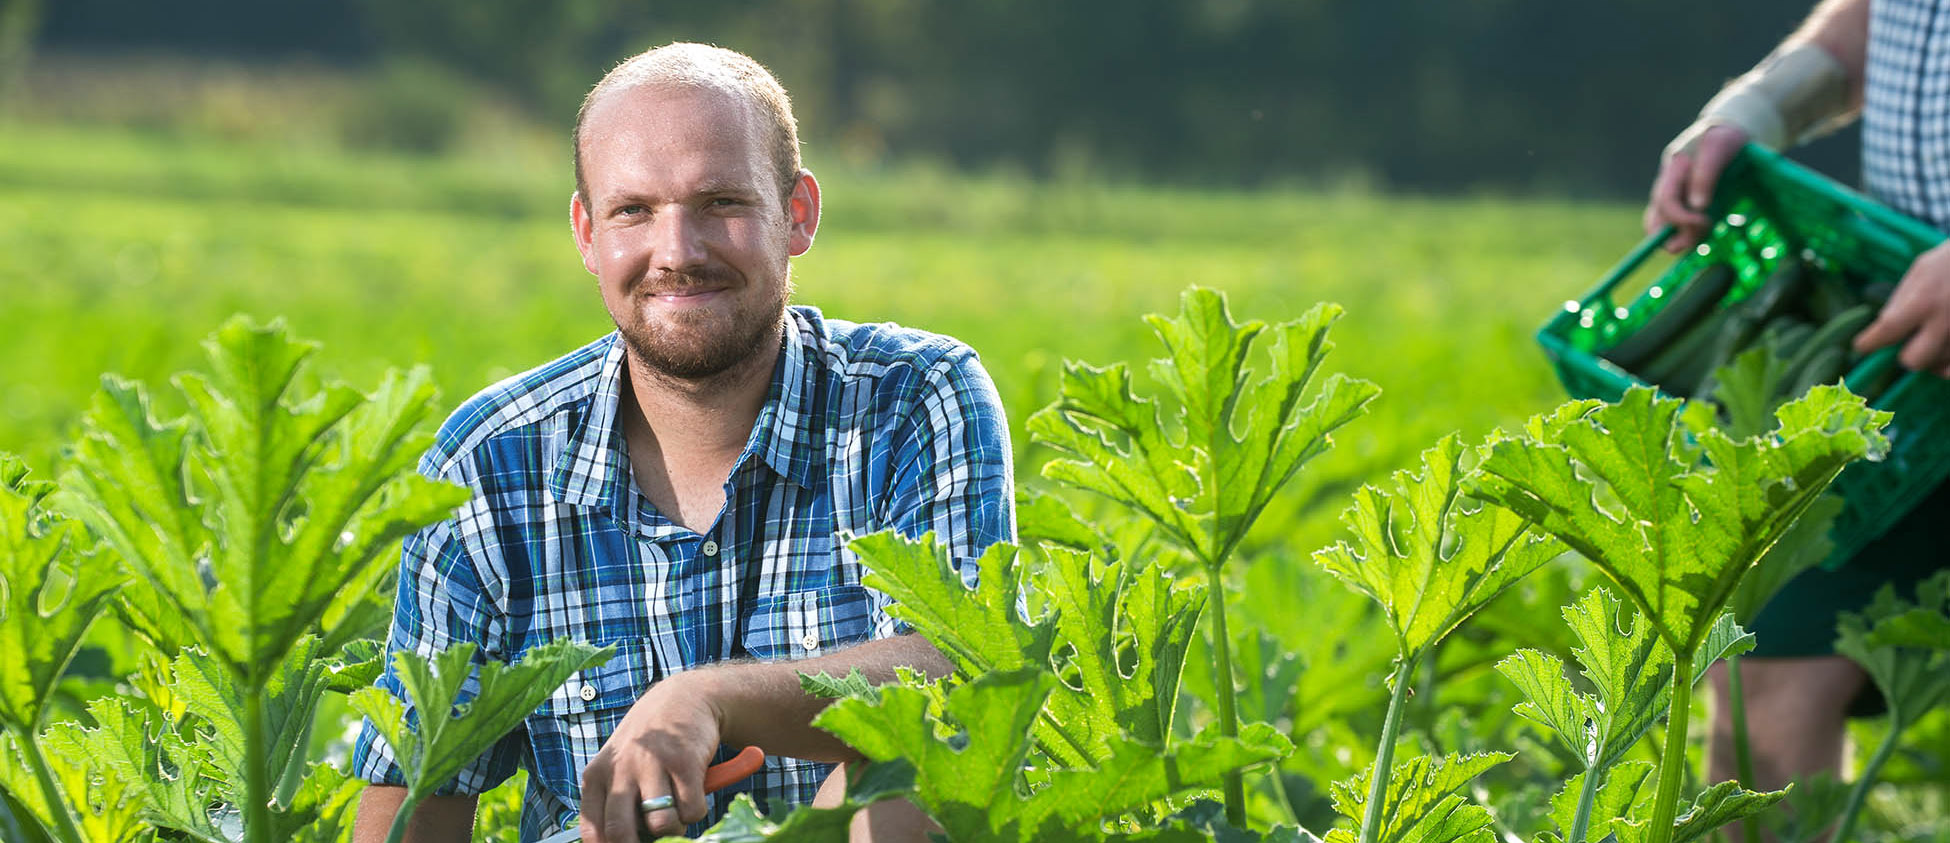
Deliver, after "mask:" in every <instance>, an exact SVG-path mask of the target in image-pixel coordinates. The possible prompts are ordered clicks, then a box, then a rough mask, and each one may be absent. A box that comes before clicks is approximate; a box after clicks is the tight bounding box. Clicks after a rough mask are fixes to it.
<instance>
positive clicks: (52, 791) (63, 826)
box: [14, 729, 88, 843]
mask: <svg viewBox="0 0 1950 843" xmlns="http://www.w3.org/2000/svg"><path fill="white" fill-rule="evenodd" d="M14 742H15V743H16V744H19V746H20V754H21V757H23V758H26V759H27V766H29V767H32V768H34V780H35V781H36V782H38V783H39V784H40V786H41V799H42V800H44V801H45V802H46V803H47V810H48V813H50V814H53V815H54V825H55V827H54V828H53V829H51V830H52V831H54V832H55V833H56V834H58V835H59V836H60V838H61V840H62V841H63V843H88V838H86V837H83V836H81V828H80V827H79V826H77V825H75V822H74V814H73V813H71V812H69V810H68V801H69V800H67V799H64V798H62V797H63V794H62V792H61V789H60V788H58V787H56V786H55V784H54V770H53V768H51V767H49V766H48V764H47V756H45V755H42V754H41V745H40V742H39V741H36V740H34V736H33V733H32V732H31V731H29V730H25V729H16V730H14ZM83 796H86V794H83Z"/></svg>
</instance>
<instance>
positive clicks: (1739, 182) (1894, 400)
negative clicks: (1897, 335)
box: [1537, 145, 1950, 568]
mask: <svg viewBox="0 0 1950 843" xmlns="http://www.w3.org/2000/svg"><path fill="white" fill-rule="evenodd" d="M1707 215H1708V218H1709V219H1711V220H1712V221H1713V223H1712V229H1711V231H1709V232H1708V233H1707V235H1706V238H1705V239H1704V240H1703V241H1702V242H1701V243H1700V244H1699V246H1697V247H1695V248H1694V249H1693V250H1692V251H1691V252H1689V253H1687V254H1685V255H1683V256H1682V257H1681V258H1680V259H1679V260H1678V261H1677V262H1675V263H1674V264H1673V265H1672V266H1671V267H1670V268H1668V269H1667V270H1666V271H1665V272H1664V273H1663V274H1661V275H1659V276H1658V277H1657V278H1656V279H1654V280H1653V281H1652V283H1651V285H1650V286H1649V287H1646V288H1645V289H1644V292H1642V293H1640V294H1639V295H1637V296H1636V297H1634V298H1633V299H1632V300H1631V301H1628V302H1625V301H1618V300H1617V299H1616V298H1615V297H1614V295H1613V294H1614V292H1618V293H1619V294H1620V295H1621V296H1622V295H1623V294H1624V293H1623V291H1621V290H1620V289H1619V288H1620V287H1621V285H1622V284H1623V283H1624V282H1625V281H1626V279H1628V278H1630V277H1632V276H1633V275H1634V274H1635V272H1636V271H1637V270H1639V269H1640V268H1641V267H1642V266H1644V265H1645V264H1646V263H1647V261H1648V260H1649V259H1650V258H1651V256H1652V254H1653V253H1654V252H1655V251H1656V250H1657V249H1658V247H1659V244H1660V243H1662V242H1664V240H1665V238H1666V236H1667V235H1666V234H1665V233H1660V234H1657V235H1654V236H1652V237H1649V238H1646V240H1645V242H1643V243H1640V244H1639V245H1638V247H1637V248H1635V249H1633V250H1632V252H1631V254H1629V255H1627V256H1626V257H1625V259H1624V260H1623V261H1622V262H1620V263H1619V264H1618V266H1616V267H1614V268H1613V269H1612V271H1611V272H1610V273H1609V274H1607V275H1606V276H1605V277H1604V278H1603V279H1602V280H1600V281H1599V282H1598V285H1597V286H1596V287H1594V288H1593V289H1592V290H1591V291H1590V292H1588V293H1586V294H1585V295H1584V297H1583V298H1581V299H1579V300H1577V301H1567V302H1565V303H1564V306H1563V307H1562V308H1561V309H1559V311H1558V312H1557V314H1556V315H1555V316H1553V317H1552V318H1551V320H1550V321H1549V322H1547V323H1545V324H1544V327H1543V328H1542V329H1541V330H1539V331H1538V332H1537V342H1538V343H1539V344H1540V345H1542V346H1543V348H1544V353H1545V354H1547V355H1548V356H1549V357H1550V359H1551V362H1552V364H1553V365H1554V366H1556V368H1557V375H1558V378H1559V379H1560V380H1562V381H1563V382H1564V386H1565V388H1566V389H1567V390H1568V391H1569V392H1570V393H1571V395H1572V396H1573V397H1577V398H1599V399H1603V400H1606V401H1616V400H1618V398H1619V396H1621V395H1623V394H1624V393H1625V390H1626V389H1627V388H1629V387H1631V386H1634V385H1638V384H1641V383H1642V381H1640V380H1638V379H1637V378H1635V377H1633V376H1632V374H1631V373H1629V372H1626V371H1625V370H1624V369H1621V368H1619V367H1618V366H1616V365H1613V364H1612V363H1611V362H1610V361H1607V360H1603V359H1600V358H1599V357H1598V354H1600V353H1603V352H1604V351H1605V350H1607V349H1609V348H1611V347H1613V346H1615V345H1617V344H1618V343H1620V342H1622V341H1623V340H1624V339H1625V338H1626V337H1629V336H1631V335H1632V333H1633V332H1634V331H1636V330H1637V329H1638V328H1639V327H1640V326H1642V325H1644V324H1645V323H1646V320H1647V319H1649V318H1651V316H1652V315H1653V314H1655V313H1657V312H1658V311H1659V309H1660V308H1661V307H1662V306H1663V305H1664V304H1665V303H1666V302H1667V301H1669V300H1671V296H1670V295H1669V294H1670V293H1671V292H1673V291H1674V290H1676V289H1678V287H1679V286H1683V285H1684V284H1685V283H1686V282H1687V281H1688V280H1690V279H1692V278H1693V277H1694V276H1695V274H1696V273H1697V271H1698V270H1699V269H1700V268H1701V267H1703V266H1705V265H1707V264H1708V263H1726V264H1728V265H1730V266H1731V267H1732V268H1733V270H1734V272H1735V277H1734V281H1733V283H1732V285H1731V287H1730V288H1729V289H1728V292H1727V293H1726V295H1725V297H1724V298H1723V299H1722V300H1721V301H1720V303H1719V304H1718V305H1715V307H1716V308H1725V307H1728V306H1731V305H1733V304H1735V303H1737V302H1739V301H1741V300H1742V299H1745V298H1746V297H1747V296H1749V295H1751V294H1753V292H1754V291H1755V290H1756V289H1757V288H1759V287H1760V285H1761V284H1762V283H1763V282H1764V281H1765V280H1766V279H1767V278H1768V276H1769V275H1770V274H1772V273H1773V271H1774V269H1775V267H1776V266H1777V265H1778V264H1779V263H1780V262H1781V261H1782V260H1783V259H1787V258H1789V257H1791V256H1794V255H1799V256H1800V257H1801V258H1802V259H1803V260H1806V261H1808V262H1810V263H1812V264H1814V265H1816V266H1821V267H1832V268H1835V269H1838V270H1846V273H1845V276H1846V277H1848V278H1850V279H1851V281H1852V282H1853V283H1854V284H1856V285H1858V286H1866V285H1868V284H1872V283H1877V282H1887V283H1893V282H1895V281H1897V280H1899V279H1901V278H1902V276H1903V272H1904V271H1906V270H1907V269H1908V268H1909V264H1910V262H1911V261H1912V260H1914V259H1915V258H1916V256H1917V255H1919V254H1921V253H1922V252H1924V251H1925V250H1928V249H1929V248H1930V247H1932V246H1935V245H1936V244H1938V243H1939V242H1942V240H1943V239H1944V234H1943V233H1942V232H1940V231H1937V230H1936V229H1934V228H1931V227H1930V226H1929V225H1927V224H1925V223H1922V222H1920V221H1918V220H1916V219H1913V218H1911V217H1908V216H1905V215H1903V214H1901V213H1898V212H1896V211H1894V210H1891V209H1889V208H1887V207H1884V206H1883V205H1881V204H1879V203H1877V202H1875V201H1874V200H1872V199H1869V198H1868V197H1865V196H1863V195H1861V194H1859V193H1856V192H1854V191H1852V190H1849V189H1848V188H1846V187H1843V186H1841V185H1839V184H1836V183H1835V182H1834V181H1832V180H1830V179H1828V178H1826V177H1824V176H1822V175H1820V174H1818V173H1815V172H1813V171H1811V170H1808V169H1806V168H1804V167H1802V166H1800V165H1798V164H1795V163H1794V162H1792V161H1789V160H1787V159H1786V158H1783V157H1781V156H1780V155H1779V154H1777V153H1774V152H1770V151H1768V150H1766V149H1763V148H1760V147H1758V146H1753V145H1749V146H1747V148H1746V149H1744V150H1742V151H1741V153H1740V154H1739V156H1738V157H1736V158H1735V159H1734V160H1733V162H1732V163H1731V164H1729V165H1728V167H1727V170H1726V173H1725V174H1724V175H1723V176H1722V177H1721V180H1720V184H1719V187H1718V192H1717V194H1716V195H1715V196H1714V198H1713V202H1712V205H1711V207H1710V208H1709V209H1708V212H1707ZM1895 356H1896V355H1895V349H1885V350H1884V351H1883V352H1880V353H1877V354H1873V355H1870V356H1869V357H1868V358H1866V359H1864V360H1863V361H1861V362H1860V363H1858V364H1857V365H1856V366H1855V367H1854V368H1853V369H1851V370H1850V371H1849V372H1848V374H1847V375H1846V377H1845V382H1846V383H1847V384H1848V385H1849V386H1851V387H1858V388H1859V387H1860V385H1862V384H1867V383H1874V382H1875V381H1876V380H1878V379H1879V378H1882V377H1883V376H1885V375H1886V374H1887V373H1888V371H1889V367H1892V366H1895V365H1897V364H1896V361H1895ZM1873 406H1875V407H1876V408H1877V409H1882V410H1889V411H1891V412H1893V413H1894V414H1895V416H1894V418H1893V419H1892V420H1891V422H1890V425H1889V427H1888V428H1887V429H1886V430H1885V431H1884V432H1885V433H1886V434H1887V435H1888V436H1889V440H1890V452H1889V455H1888V457H1887V458H1886V459H1884V460H1882V461H1881V462H1861V463H1857V464H1855V465H1853V466H1850V467H1849V468H1848V469H1847V470H1846V471H1844V472H1842V475H1841V477H1840V478H1838V479H1837V480H1836V481H1835V486H1834V491H1835V492H1837V493H1839V494H1840V495H1841V496H1842V498H1843V499H1844V500H1845V501H1847V506H1846V507H1845V508H1844V510H1843V512H1842V514H1841V516H1840V517H1839V518H1838V519H1837V520H1836V522H1835V526H1834V529H1833V530H1832V531H1830V533H1829V537H1830V538H1831V539H1832V540H1833V541H1834V542H1835V550H1834V551H1833V552H1832V553H1831V554H1830V555H1829V557H1828V559H1827V560H1826V561H1824V562H1823V563H1822V564H1823V567H1827V568H1834V567H1838V566H1840V565H1842V564H1844V563H1846V562H1847V561H1848V560H1849V559H1850V558H1851V557H1853V556H1854V555H1855V554H1856V553H1857V552H1858V551H1860V550H1861V549H1862V547H1863V546H1864V545H1866V544H1868V543H1869V542H1871V541H1873V540H1875V539H1876V537H1878V536H1880V535H1882V534H1883V532H1885V531H1887V530H1888V529H1889V528H1890V527H1891V526H1893V525H1894V524H1895V523H1896V522H1897V521H1898V520H1900V519H1901V518H1902V517H1903V516H1904V515H1906V514H1908V513H1909V511H1910V510H1911V509H1912V508H1914V507H1915V505H1916V504H1917V503H1918V502H1920V501H1922V500H1923V499H1924V498H1925V497H1927V496H1928V495H1929V494H1930V492H1931V491H1932V490H1934V489H1935V488H1936V486H1937V484H1939V483H1941V482H1943V480H1944V478H1945V477H1946V476H1950V382H1946V381H1944V380H1942V379H1940V378H1938V377H1936V376H1935V375H1934V374H1930V373H1917V372H1904V373H1902V375H1901V377H1899V378H1898V379H1897V380H1896V381H1895V382H1894V383H1893V384H1891V385H1890V386H1889V388H1888V389H1887V390H1885V391H1884V392H1883V393H1882V394H1881V395H1880V396H1879V397H1877V398H1876V400H1875V401H1874V402H1873Z"/></svg>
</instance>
